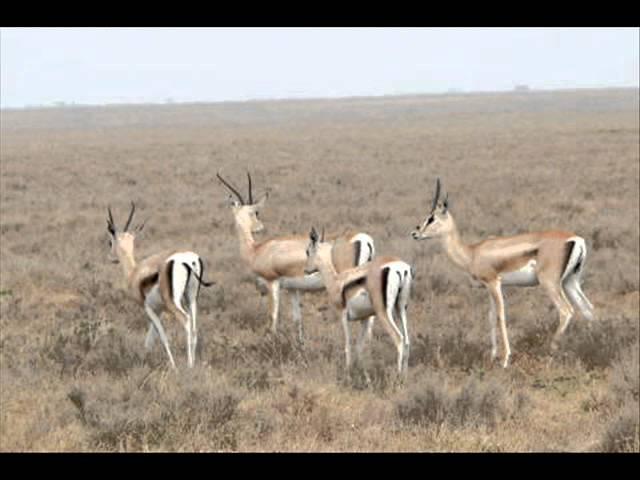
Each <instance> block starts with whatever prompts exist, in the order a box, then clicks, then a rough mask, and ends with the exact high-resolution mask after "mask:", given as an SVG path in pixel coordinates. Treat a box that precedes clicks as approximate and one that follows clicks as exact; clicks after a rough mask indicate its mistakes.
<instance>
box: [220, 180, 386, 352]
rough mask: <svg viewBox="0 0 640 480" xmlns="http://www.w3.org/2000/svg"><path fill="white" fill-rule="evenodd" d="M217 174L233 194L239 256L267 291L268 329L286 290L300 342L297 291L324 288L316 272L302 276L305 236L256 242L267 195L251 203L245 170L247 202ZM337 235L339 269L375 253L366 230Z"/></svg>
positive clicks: (274, 326) (273, 324)
mask: <svg viewBox="0 0 640 480" xmlns="http://www.w3.org/2000/svg"><path fill="white" fill-rule="evenodd" d="M217 177H218V180H220V182H221V183H222V184H223V185H224V186H225V187H226V188H228V189H229V191H230V192H231V194H233V196H232V195H229V199H230V202H231V210H232V212H233V217H234V220H235V225H236V231H237V233H238V240H239V242H240V255H241V257H242V259H243V260H244V262H245V264H246V265H247V266H248V267H249V269H250V270H251V271H252V272H253V273H254V274H255V275H256V276H257V278H258V280H259V282H264V283H266V285H267V288H268V290H269V298H270V318H271V331H272V332H273V333H275V332H277V329H278V316H279V310H280V290H281V289H284V290H288V291H290V292H291V310H292V316H293V320H294V322H295V324H296V325H297V327H298V340H299V341H300V342H301V343H302V342H303V341H304V338H303V327H302V314H301V309H300V292H301V291H319V290H323V289H324V284H323V283H322V278H321V277H320V275H319V274H315V275H305V273H304V266H305V262H306V260H307V257H306V255H305V249H306V247H307V237H306V236H303V235H298V236H287V237H277V238H272V239H269V240H264V241H261V242H258V241H256V240H255V239H254V237H253V234H254V233H258V232H261V231H262V230H264V225H263V224H262V222H261V221H260V220H258V214H259V211H260V210H261V209H262V208H263V207H264V205H265V202H266V200H267V197H268V194H267V193H265V194H264V195H263V196H262V197H261V198H260V200H258V201H257V202H254V200H253V191H252V185H251V174H250V173H248V172H247V181H248V194H249V196H248V201H245V199H244V197H243V196H242V195H241V194H240V192H239V191H238V189H237V188H235V187H234V186H233V185H231V184H230V183H229V182H228V181H226V180H225V179H224V178H222V177H221V176H220V174H219V173H218V174H217ZM234 196H235V198H234ZM337 238H342V239H345V240H346V242H344V243H342V244H341V246H340V247H339V248H336V250H335V252H334V259H333V260H334V263H335V267H336V269H337V270H338V271H343V270H345V269H347V268H351V267H353V266H355V265H362V264H364V263H366V262H369V261H371V259H372V258H373V257H374V256H375V247H374V244H373V239H372V238H371V237H370V236H369V235H368V234H366V233H362V232H360V233H352V232H351V233H345V234H343V235H341V236H339V235H333V236H332V239H334V240H335V239H337Z"/></svg>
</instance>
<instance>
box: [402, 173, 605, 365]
mask: <svg viewBox="0 0 640 480" xmlns="http://www.w3.org/2000/svg"><path fill="white" fill-rule="evenodd" d="M411 235H412V236H413V238H414V239H415V240H424V239H429V238H440V240H441V242H442V245H443V247H444V249H445V251H446V253H447V255H448V256H449V258H450V259H451V260H452V261H453V263H454V264H455V265H456V266H457V267H459V268H461V269H462V270H464V271H465V272H467V273H468V274H470V275H471V277H472V278H473V279H474V280H477V281H479V282H481V283H482V284H483V285H484V286H485V287H486V288H487V289H488V291H489V298H490V301H491V309H490V314H489V321H490V327H491V357H492V359H495V358H496V356H497V346H496V313H497V318H498V321H499V322H500V333H501V335H502V343H503V347H504V356H503V363H502V366H503V367H505V368H506V367H507V366H508V364H509V357H510V355H511V349H510V347H509V338H508V337H507V325H506V318H505V308H504V299H503V295H502V287H503V286H516V287H529V286H536V285H542V287H543V288H544V290H545V292H546V293H547V295H548V296H549V297H550V298H551V301H552V302H553V304H554V305H555V307H556V309H557V310H558V312H559V314H560V324H559V325H558V329H557V330H556V332H555V335H554V337H553V339H552V342H551V348H552V349H553V350H555V349H556V348H557V342H558V340H559V338H560V336H561V335H562V334H563V333H564V331H565V330H566V329H567V327H568V326H569V322H570V321H571V318H572V317H573V315H574V307H576V308H577V309H578V310H579V311H580V312H581V313H582V315H583V316H584V317H585V318H587V319H588V320H589V321H591V320H592V319H593V316H594V312H593V305H592V304H591V302H589V300H588V299H587V297H586V295H585V294H584V293H583V292H582V288H581V286H580V283H581V277H582V273H583V271H584V266H585V261H586V259H587V247H586V243H585V241H584V239H583V238H582V237H579V236H577V235H576V234H575V233H572V232H567V231H558V230H547V231H542V232H532V233H524V234H520V235H514V236H508V237H492V238H489V239H487V240H484V241H482V242H479V243H475V244H471V245H470V244H466V243H464V242H463V241H462V239H461V238H460V233H459V232H458V228H457V226H456V223H455V222H454V220H453V217H452V216H451V212H450V211H449V200H448V194H447V195H445V196H444V199H441V185H440V179H439V178H438V180H437V182H436V193H435V196H434V198H433V203H432V205H431V210H430V211H429V214H428V215H427V217H426V219H425V221H424V222H423V223H422V225H419V226H417V227H416V230H414V231H413V232H412V233H411ZM567 297H568V298H567Z"/></svg>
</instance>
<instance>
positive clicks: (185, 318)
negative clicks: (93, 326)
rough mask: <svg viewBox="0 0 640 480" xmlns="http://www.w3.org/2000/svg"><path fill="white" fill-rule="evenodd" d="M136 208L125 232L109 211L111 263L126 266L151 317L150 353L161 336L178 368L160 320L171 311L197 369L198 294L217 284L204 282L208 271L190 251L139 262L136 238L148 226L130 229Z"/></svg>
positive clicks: (138, 298)
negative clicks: (179, 326) (157, 337)
mask: <svg viewBox="0 0 640 480" xmlns="http://www.w3.org/2000/svg"><path fill="white" fill-rule="evenodd" d="M135 208H136V207H135V204H134V203H133V202H131V212H130V213H129V218H128V219H127V223H126V224H125V226H124V228H123V229H122V231H119V230H118V229H117V227H116V224H115V222H114V221H113V215H112V214H111V208H108V213H109V217H108V219H107V230H108V231H109V243H110V250H111V252H110V256H111V261H112V262H113V263H120V264H121V265H122V269H123V272H124V275H125V278H126V280H127V287H128V290H129V292H130V293H131V294H132V295H133V297H134V298H135V300H136V301H137V302H138V304H140V305H142V306H143V307H144V311H145V312H146V314H147V316H148V317H149V330H148V332H147V337H146V340H145V342H144V344H145V348H146V350H150V349H151V347H152V346H153V342H154V340H155V336H156V335H158V336H159V337H160V341H161V342H162V345H163V346H164V349H165V351H166V352H167V355H168V356H169V362H170V363H171V366H172V367H173V368H174V369H175V368H176V364H175V361H174V360H173V355H172V354H171V349H170V348H169V341H168V339H167V335H166V333H165V331H164V328H163V326H162V322H161V321H160V316H161V314H162V312H163V311H165V310H167V311H169V312H170V313H171V314H172V315H173V316H174V317H175V318H176V319H177V320H179V321H180V323H181V324H182V326H183V327H184V329H185V332H186V335H187V358H188V365H189V367H193V364H194V360H195V355H196V345H197V343H198V331H197V326H196V314H197V299H198V293H199V291H200V285H204V286H205V287H208V286H211V285H213V282H211V283H209V282H205V281H203V280H202V276H203V272H204V265H203V263H202V259H201V258H200V256H199V255H198V254H197V253H194V252H190V251H187V250H172V251H168V252H163V253H158V254H156V255H151V256H150V257H147V258H145V259H144V260H142V261H140V262H136V260H135V256H134V243H135V237H136V234H137V233H139V232H140V231H142V228H143V227H144V223H142V224H141V225H138V226H137V227H135V228H134V229H133V230H129V226H130V224H131V220H132V219H133V214H134V212H135Z"/></svg>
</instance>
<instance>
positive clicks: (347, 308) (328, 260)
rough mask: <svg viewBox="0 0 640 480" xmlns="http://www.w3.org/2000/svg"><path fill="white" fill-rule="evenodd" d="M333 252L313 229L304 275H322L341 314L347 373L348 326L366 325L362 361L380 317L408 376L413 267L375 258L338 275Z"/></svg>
mask: <svg viewBox="0 0 640 480" xmlns="http://www.w3.org/2000/svg"><path fill="white" fill-rule="evenodd" d="M333 248H335V247H334V246H333V245H332V244H331V243H327V242H323V241H322V239H321V238H318V233H317V232H316V230H315V228H313V229H312V230H311V233H310V234H309V239H308V244H307V249H306V257H307V263H306V266H305V269H304V271H305V273H307V274H311V273H314V272H318V271H319V272H320V274H321V275H322V280H323V282H324V283H325V285H326V286H327V292H328V294H329V298H330V300H331V302H332V303H333V305H334V306H335V307H336V308H337V309H338V310H339V311H340V312H341V317H340V318H341V322H342V328H343V330H344V337H345V349H344V351H345V358H346V366H347V370H349V368H350V367H351V361H352V356H351V334H350V330H349V322H351V321H356V320H358V321H362V322H363V323H362V332H361V334H360V338H359V339H358V340H357V343H356V354H357V356H358V357H360V355H361V353H362V350H363V347H364V344H365V342H366V341H367V339H368V338H369V337H370V336H371V329H372V328H373V322H374V318H375V317H378V318H379V319H380V321H381V322H382V326H383V327H384V329H385V330H386V332H387V333H388V334H389V336H390V337H391V339H392V341H393V344H394V345H395V347H396V350H397V352H398V357H397V368H398V373H400V374H402V373H403V372H406V370H407V367H408V364H409V343H410V342H409V329H408V325H407V305H408V302H409V296H410V293H411V282H412V280H413V270H412V268H411V266H410V265H409V264H408V263H406V262H403V261H402V260H400V259H399V258H397V257H376V258H374V259H373V260H372V261H371V262H369V263H367V264H365V265H361V266H358V267H355V268H352V269H348V270H345V271H343V272H338V271H337V270H336V269H335V267H334V265H333V261H332V250H333ZM398 319H399V320H400V327H399V326H398V321H397V320H398Z"/></svg>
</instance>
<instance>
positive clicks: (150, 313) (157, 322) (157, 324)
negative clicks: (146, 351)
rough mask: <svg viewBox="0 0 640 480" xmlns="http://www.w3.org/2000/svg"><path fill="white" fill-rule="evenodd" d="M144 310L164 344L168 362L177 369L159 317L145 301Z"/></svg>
mask: <svg viewBox="0 0 640 480" xmlns="http://www.w3.org/2000/svg"><path fill="white" fill-rule="evenodd" d="M144 311H145V312H147V315H148V316H149V318H150V319H151V322H153V326H154V327H155V329H156V331H157V332H158V336H159V337H160V341H161V342H162V345H163V346H164V349H165V351H166V352H167V355H168V356H169V362H170V363H171V366H172V367H173V369H174V370H177V368H176V362H175V361H174V360H173V355H172V354H171V348H169V340H168V339H167V334H166V333H165V331H164V328H163V327H162V322H160V318H159V317H158V315H157V314H156V312H154V311H153V309H152V308H151V306H149V304H147V303H145V305H144Z"/></svg>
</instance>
